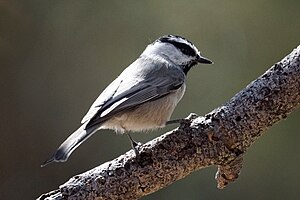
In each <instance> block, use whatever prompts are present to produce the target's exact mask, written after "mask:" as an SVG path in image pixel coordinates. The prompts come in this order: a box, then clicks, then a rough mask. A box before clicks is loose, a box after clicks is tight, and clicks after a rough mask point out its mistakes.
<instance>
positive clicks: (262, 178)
mask: <svg viewBox="0 0 300 200" xmlns="http://www.w3.org/2000/svg"><path fill="white" fill-rule="evenodd" d="M299 10H300V2H299V0H284V1H283V0H253V1H248V2H245V1H238V0H232V1H216V0H213V1H207V0H203V1H180V0H178V1H158V0H156V1H38V0H28V1H21V0H20V1H17V0H11V1H0V66H1V67H0V75H1V77H0V89H1V98H0V106H1V115H0V121H1V122H0V142H1V143H0V144H1V145H0V157H1V161H0V180H1V181H0V198H1V199H35V198H37V197H38V196H39V195H40V194H42V193H44V192H48V191H50V190H52V189H56V188H57V187H58V186H59V185H60V184H62V183H64V182H66V181H67V180H68V179H69V178H70V177H71V176H73V175H75V174H79V173H81V172H84V171H86V170H88V169H91V168H93V167H95V166H97V165H99V164H101V163H104V162H106V161H109V160H111V159H113V158H115V157H117V156H118V155H121V154H123V153H124V152H126V151H127V150H129V149H130V144H129V141H128V139H127V137H126V136H120V135H116V134H114V133H113V131H99V132H97V134H95V135H94V136H93V137H92V138H90V139H89V140H88V141H86V142H85V143H84V144H83V145H82V146H80V147H79V148H78V149H77V150H76V151H75V152H74V153H73V154H72V156H71V157H70V159H69V160H68V162H67V163H63V164H61V163H59V164H56V163H55V164H53V165H50V166H47V167H45V168H40V164H41V163H42V162H43V161H44V160H46V159H47V158H48V157H49V156H50V155H51V154H52V153H53V152H54V151H55V149H56V148H57V147H58V145H60V144H61V143H62V142H63V140H64V139H65V138H66V137H67V136H68V135H69V134H71V133H72V131H74V130H75V129H76V128H77V127H79V125H80V121H81V118H82V117H83V116H84V114H85V113H86V111H87V110H88V108H89V107H90V105H91V104H92V103H93V101H94V100H95V98H96V97H97V96H98V94H99V93H100V92H101V91H102V90H103V89H104V88H105V87H106V86H107V85H108V84H109V83H110V82H111V81H112V80H113V79H114V78H115V77H116V76H117V75H118V74H119V73H120V72H121V71H122V70H123V69H124V68H125V67H126V66H128V65H129V64H130V63H131V62H133V61H134V60H135V59H136V58H137V57H138V56H139V54H140V53H141V52H142V51H143V50H144V48H145V47H146V45H147V44H149V43H150V42H152V41H153V40H155V39H156V38H158V37H159V36H162V35H165V34H178V35H182V36H184V37H186V38H188V39H189V40H191V41H192V42H193V43H194V44H195V45H196V46H197V47H198V48H199V49H200V51H201V52H202V54H203V55H204V56H206V57H208V58H210V59H212V60H213V61H214V63H215V64H214V65H211V66H208V65H202V66H197V67H195V68H194V69H193V70H192V71H191V72H190V73H189V76H188V87H187V92H186V95H185V96H184V98H183V99H182V101H181V102H180V104H179V105H178V106H177V109H176V111H175V112H174V114H173V118H180V117H186V116H187V115H188V114H189V113H190V112H195V113H197V114H199V115H204V114H205V113H207V112H210V111H211V110H212V109H214V108H215V107H218V106H220V105H221V104H223V103H225V102H226V101H228V100H229V99H230V98H231V97H232V96H233V95H234V94H235V93H237V92H238V91H239V90H241V89H243V88H244V87H245V86H246V85H247V84H248V83H250V82H251V81H252V80H254V79H256V78H257V77H258V76H260V75H261V74H262V73H264V72H265V71H266V70H267V69H268V68H269V67H270V66H271V65H273V64H274V63H275V62H277V61H279V60H281V59H282V58H283V57H284V56H285V55H287V54H289V53H290V52H291V51H292V50H293V48H295V47H296V46H297V45H299V44H300V43H299V36H300V34H299V33H300V12H299ZM299 121H300V112H299V110H298V111H296V112H294V113H292V114H291V115H290V116H289V117H288V118H287V119H286V120H284V121H281V122H280V123H279V124H277V125H275V126H273V127H272V128H271V129H270V130H269V131H268V132H267V134H265V135H264V136H263V137H261V138H260V139H259V140H258V141H257V142H256V143H255V144H254V145H253V146H252V147H251V149H249V151H248V153H247V154H246V156H245V162H244V168H243V170H242V174H241V176H240V178H239V179H238V180H237V181H236V182H235V183H233V184H230V185H229V186H228V187H227V188H226V189H224V190H218V189H217V188H216V182H215V180H214V175H215V172H216V168H215V167H210V168H207V169H204V170H200V171H198V172H195V173H193V174H191V175H190V176H188V177H187V178H185V179H183V180H180V181H178V182H176V183H174V184H172V185H171V186H169V187H167V188H165V189H162V190H160V191H158V192H156V193H154V194H152V195H149V196H147V197H145V198H143V199H149V200H150V199H195V200H196V199H197V200H199V199H244V200H246V199H249V200H250V199H257V200H262V199H299V179H300V170H299V164H300V154H299V139H300V135H299V129H300V125H299ZM172 128H174V126H169V127H166V128H165V129H163V130H160V131H154V132H151V133H147V134H139V133H135V134H133V137H134V138H135V139H136V140H138V141H141V142H146V141H149V140H151V139H152V138H155V137H156V136H158V135H160V134H162V133H164V132H166V131H168V130H172Z"/></svg>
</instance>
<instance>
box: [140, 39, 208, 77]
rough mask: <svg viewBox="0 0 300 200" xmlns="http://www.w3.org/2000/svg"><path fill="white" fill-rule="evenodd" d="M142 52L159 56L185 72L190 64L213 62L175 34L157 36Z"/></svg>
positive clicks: (189, 67)
mask: <svg viewBox="0 0 300 200" xmlns="http://www.w3.org/2000/svg"><path fill="white" fill-rule="evenodd" d="M143 54H144V55H145V54H146V55H147V56H150V55H151V56H161V57H163V58H165V59H167V60H169V61H171V62H172V63H174V64H176V65H178V66H180V67H181V68H182V70H183V71H184V73H187V72H188V71H189V70H190V69H191V67H192V66H194V65H196V64H198V63H203V64H212V63H213V62H212V61H211V60H209V59H207V58H205V57H203V56H201V54H200V51H199V50H198V49H197V47H196V46H195V45H194V44H193V43H191V42H190V41H188V40H187V39H185V38H183V37H181V36H176V35H166V36H162V37H160V38H158V39H157V40H155V41H154V42H153V43H151V44H150V45H148V46H147V48H146V49H145V51H144V52H143ZM143 54H142V55H143Z"/></svg>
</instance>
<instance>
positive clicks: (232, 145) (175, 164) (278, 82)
mask: <svg viewBox="0 0 300 200" xmlns="http://www.w3.org/2000/svg"><path fill="white" fill-rule="evenodd" d="M299 104H300V46H298V48H297V49H295V50H294V51H293V52H292V53H291V54H290V55H288V56H286V57H285V58H284V59H283V60H282V61H280V62H278V63H276V64H275V65H274V66H273V67H271V68H270V69H269V70H268V71H267V72H265V73H264V74H263V75H262V76H260V77H259V78H258V79H256V80H255V81H253V82H252V83H250V84H249V85H248V86H247V87H246V88H244V89H243V90H242V91H240V92H239V93H237V94H236V95H235V96H234V97H233V98H232V99H230V100H229V101H228V102H227V103H225V104H224V105H222V106H220V107H219V108H216V109H215V110H213V111H212V112H210V113H208V114H206V115H205V116H204V117H201V116H197V115H196V114H191V115H190V116H189V117H188V118H186V119H185V120H184V121H183V122H182V123H181V124H180V126H179V127H178V128H176V129H174V130H173V131H171V132H168V133H166V134H164V135H162V136H160V137H157V138H155V139H153V140H152V141H149V142H148V143H146V144H144V145H142V146H141V147H140V156H139V157H135V154H134V152H133V150H130V151H128V152H126V153H125V154H123V155H121V156H120V157H118V158H116V159H114V160H112V161H110V162H106V163H104V164H102V165H100V166H98V167H96V168H94V169H91V170H89V171H87V172H85V173H83V174H80V175H76V176H74V177H72V178H71V179H70V180H69V181H68V182H66V183H65V184H63V185H61V186H60V187H59V189H57V190H55V191H52V192H49V193H47V194H43V195H42V196H40V197H39V198H38V199H39V200H42V199H47V200H50V199H51V200H54V199H55V200H59V199H73V200H75V199H76V200H79V199H85V200H87V199H138V198H140V197H142V196H145V195H147V194H150V193H153V192H155V191H157V190H159V189H161V188H163V187H166V186H168V185H170V184H171V183H173V182H175V181H177V180H179V179H181V178H184V177H185V176H187V175H188V174H190V173H192V172H193V171H195V170H199V169H202V168H205V167H208V166H212V165H217V166H218V171H217V174H216V180H217V184H218V188H224V187H225V186H226V185H227V184H228V183H230V182H233V181H235V180H236V179H237V178H238V176H239V173H240V171H241V168H242V160H243V155H244V154H245V152H246V151H247V149H248V148H249V147H250V146H251V145H252V144H253V143H254V142H255V140H256V139H258V137H259V136H261V134H262V133H263V132H264V131H265V130H267V129H268V128H269V127H270V126H272V125H273V124H274V123H276V122H278V121H279V120H281V119H284V118H286V117H287V115H288V114H289V113H291V112H292V111H293V110H295V109H296V108H297V107H298V106H299Z"/></svg>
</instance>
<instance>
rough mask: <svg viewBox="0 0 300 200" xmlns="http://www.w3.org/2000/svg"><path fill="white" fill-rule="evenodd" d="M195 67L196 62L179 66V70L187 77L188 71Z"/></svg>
mask: <svg viewBox="0 0 300 200" xmlns="http://www.w3.org/2000/svg"><path fill="white" fill-rule="evenodd" d="M195 65H197V62H195V61H192V62H189V63H187V64H184V65H181V69H182V71H183V72H184V73H185V75H187V73H188V72H189V71H190V69H191V68H192V67H193V66H195Z"/></svg>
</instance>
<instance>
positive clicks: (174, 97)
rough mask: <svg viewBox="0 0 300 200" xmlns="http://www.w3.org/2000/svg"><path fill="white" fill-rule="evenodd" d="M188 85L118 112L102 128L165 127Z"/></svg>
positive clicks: (138, 128)
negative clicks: (128, 109)
mask: <svg viewBox="0 0 300 200" xmlns="http://www.w3.org/2000/svg"><path fill="white" fill-rule="evenodd" d="M185 88H186V85H185V84H183V85H182V86H181V87H180V88H179V89H178V90H176V91H175V92H173V93H171V94H169V95H167V96H165V97H162V98H160V99H158V100H155V101H150V102H146V103H144V104H142V105H139V106H137V107H136V108H134V109H132V110H130V111H126V112H124V113H121V114H118V115H116V116H115V117H113V118H111V119H109V120H108V121H106V122H105V123H104V124H103V125H102V127H101V129H102V128H107V129H114V130H116V131H120V132H121V133H122V132H124V131H142V130H149V129H156V128H160V127H164V126H165V124H166V122H167V121H168V120H170V117H171V115H172V113H173V111H174V109H175V107H176V105H177V103H178V102H179V101H180V99H181V98H182V97H183V95H184V92H185Z"/></svg>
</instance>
